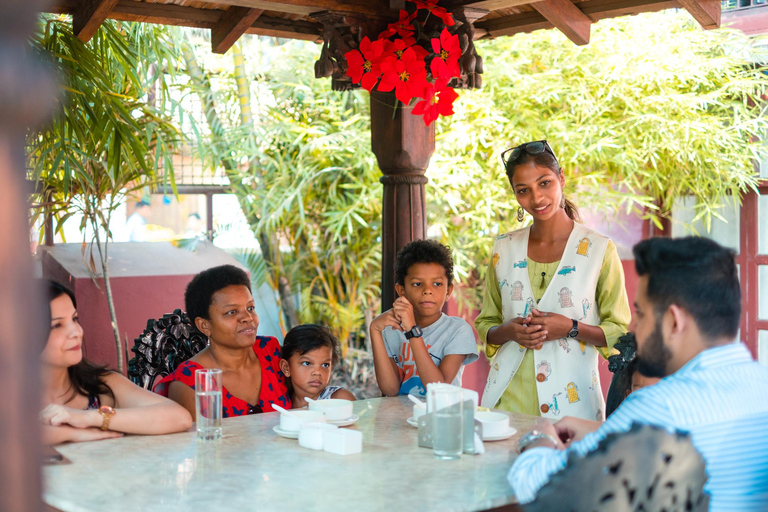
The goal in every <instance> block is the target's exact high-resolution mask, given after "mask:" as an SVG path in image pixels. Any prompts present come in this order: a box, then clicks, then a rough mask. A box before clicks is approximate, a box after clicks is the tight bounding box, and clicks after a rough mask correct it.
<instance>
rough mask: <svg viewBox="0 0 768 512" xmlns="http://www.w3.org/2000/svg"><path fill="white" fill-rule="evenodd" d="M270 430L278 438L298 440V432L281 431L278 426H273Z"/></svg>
mask: <svg viewBox="0 0 768 512" xmlns="http://www.w3.org/2000/svg"><path fill="white" fill-rule="evenodd" d="M272 430H273V431H274V432H275V433H276V434H277V435H279V436H282V437H286V438H288V439H298V438H299V431H298V430H282V429H281V428H280V425H275V426H274V427H272Z"/></svg>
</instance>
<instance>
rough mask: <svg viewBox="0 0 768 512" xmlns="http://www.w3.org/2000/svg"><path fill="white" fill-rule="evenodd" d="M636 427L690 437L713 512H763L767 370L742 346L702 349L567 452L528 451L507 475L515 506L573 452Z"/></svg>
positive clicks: (767, 485)
mask: <svg viewBox="0 0 768 512" xmlns="http://www.w3.org/2000/svg"><path fill="white" fill-rule="evenodd" d="M633 422H637V423H644V424H652V425H659V426H662V427H666V428H667V429H669V430H674V429H678V430H682V431H686V432H690V433H691V439H692V441H693V445H694V446H695V447H696V449H697V450H698V451H699V453H701V455H702V456H703V457H704V460H705V462H706V465H707V467H706V470H707V474H708V476H709V479H708V480H707V483H706V485H705V486H704V489H705V491H707V492H708V493H709V495H710V510H711V511H712V512H718V511H723V512H724V511H728V512H733V511H757V510H765V511H768V368H766V367H764V366H761V365H760V364H758V363H756V362H755V361H753V360H752V356H751V355H750V353H749V351H748V350H747V348H746V347H745V346H744V345H743V344H741V343H734V344H728V345H721V346H717V347H714V348H710V349H707V350H704V351H702V352H701V353H700V354H698V355H697V356H696V357H694V358H693V359H691V360H690V361H689V362H688V363H687V364H686V365H685V366H683V367H682V368H680V369H679V370H678V371H677V372H675V373H674V374H672V375H670V376H668V377H666V378H664V379H662V380H661V381H659V382H658V383H657V384H655V385H653V386H648V387H646V388H642V389H640V390H638V391H636V392H634V393H632V394H631V395H629V397H628V398H627V399H626V400H625V401H624V402H623V403H622V404H621V406H620V407H619V408H618V409H617V410H616V411H615V412H614V413H613V414H612V415H611V416H610V417H609V418H608V420H606V422H605V423H603V425H601V426H600V428H599V429H597V430H596V431H595V432H592V433H590V434H587V435H586V436H584V438H583V439H582V440H581V441H579V442H575V443H573V444H572V445H571V446H570V447H569V448H567V449H565V450H553V449H550V448H543V447H539V448H531V449H530V450H526V451H525V453H523V454H522V455H520V456H519V457H518V458H517V459H516V460H515V462H514V464H513V465H512V469H510V471H509V475H508V476H507V478H508V479H509V483H510V484H511V485H512V488H513V490H514V491H515V495H516V496H517V498H518V500H519V501H520V502H521V503H528V502H530V501H533V499H534V498H535V497H536V492H537V491H538V490H539V489H540V488H541V486H543V485H544V484H545V483H546V482H547V481H548V479H549V477H550V475H553V474H554V473H556V472H558V471H560V470H561V469H563V468H564V467H565V464H566V461H567V459H568V454H569V453H570V452H572V451H573V452H575V453H576V454H578V455H580V456H583V455H586V454H587V453H589V452H590V451H592V450H594V449H595V448H596V447H597V445H598V443H599V442H600V441H601V440H602V439H604V438H605V436H606V435H607V434H609V433H613V432H626V431H627V430H629V428H630V425H631V424H632V423H633ZM585 492H589V490H588V489H585Z"/></svg>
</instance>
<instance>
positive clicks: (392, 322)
mask: <svg viewBox="0 0 768 512" xmlns="http://www.w3.org/2000/svg"><path fill="white" fill-rule="evenodd" d="M387 327H391V328H393V329H397V330H398V331H402V330H403V329H402V327H400V320H399V319H398V318H397V316H395V312H394V310H392V309H388V310H386V311H385V312H383V313H382V314H380V315H379V316H377V317H376V318H374V319H373V322H371V331H376V332H381V331H383V330H384V329H386V328H387Z"/></svg>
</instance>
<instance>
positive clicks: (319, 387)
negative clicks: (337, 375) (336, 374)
mask: <svg viewBox="0 0 768 512" xmlns="http://www.w3.org/2000/svg"><path fill="white" fill-rule="evenodd" d="M338 345H339V342H338V341H337V340H336V338H335V337H334V336H333V334H331V331H329V330H328V328H327V327H323V326H320V325H317V324H306V325H298V326H296V327H294V328H293V329H291V330H290V331H288V334H286V335H285V341H283V350H282V358H281V359H280V370H282V372H283V375H285V380H286V383H287V385H288V392H289V393H290V395H291V403H292V404H293V408H294V409H298V408H300V407H305V406H306V405H307V401H306V400H305V399H306V398H311V399H313V400H325V399H327V398H345V399H347V400H356V398H355V395H353V394H352V393H350V392H349V391H347V390H346V389H344V388H341V387H338V386H329V385H328V382H329V381H330V380H331V372H332V370H333V366H334V365H336V364H337V363H338V362H339V355H338V352H337V347H338Z"/></svg>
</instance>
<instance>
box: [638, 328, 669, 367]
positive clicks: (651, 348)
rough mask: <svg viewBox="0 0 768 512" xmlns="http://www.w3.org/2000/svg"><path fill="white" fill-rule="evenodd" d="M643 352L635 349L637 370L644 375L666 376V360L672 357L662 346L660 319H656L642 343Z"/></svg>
mask: <svg viewBox="0 0 768 512" xmlns="http://www.w3.org/2000/svg"><path fill="white" fill-rule="evenodd" d="M642 352H643V353H642V354H641V353H640V349H639V347H638V350H637V371H639V372H640V373H642V374H643V375H645V376H646V377H659V378H663V377H666V376H667V361H669V360H670V359H671V358H672V354H671V353H670V351H669V349H668V348H667V347H665V346H664V336H663V334H662V333H661V321H658V320H657V321H656V326H655V327H654V329H653V332H652V333H651V334H650V335H649V336H648V338H647V339H646V340H645V343H643V351H642Z"/></svg>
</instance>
